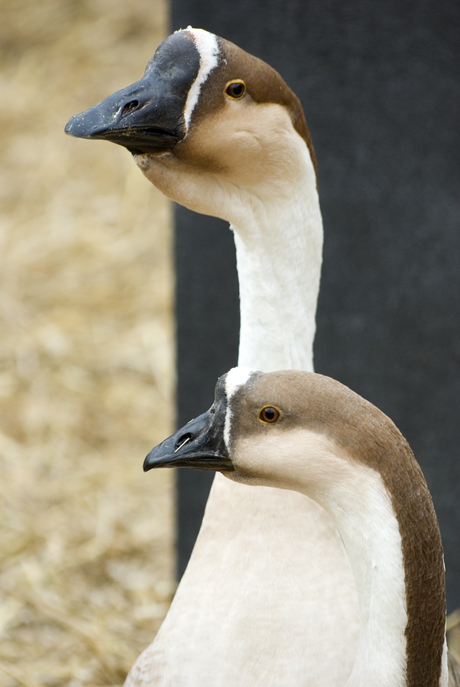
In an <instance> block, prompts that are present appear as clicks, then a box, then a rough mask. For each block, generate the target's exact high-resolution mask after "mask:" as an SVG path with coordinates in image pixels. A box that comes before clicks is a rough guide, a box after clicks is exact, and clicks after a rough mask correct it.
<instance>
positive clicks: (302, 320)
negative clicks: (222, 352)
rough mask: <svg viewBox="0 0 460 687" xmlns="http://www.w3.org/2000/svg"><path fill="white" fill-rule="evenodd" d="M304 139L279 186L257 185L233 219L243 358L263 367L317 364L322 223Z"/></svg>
mask: <svg viewBox="0 0 460 687" xmlns="http://www.w3.org/2000/svg"><path fill="white" fill-rule="evenodd" d="M296 136H297V134H296ZM298 138H299V149H300V150H299V154H298V156H297V164H296V165H295V169H294V170H293V174H291V175H290V178H285V179H280V180H279V183H278V184H277V186H276V187H275V188H274V187H273V186H270V187H269V188H267V189H261V188H259V189H257V194H258V195H257V197H255V196H251V197H250V201H251V202H250V203H247V205H246V207H244V208H243V211H242V212H239V213H238V215H239V219H238V221H237V222H235V221H234V222H233V226H232V228H233V230H234V232H235V244H236V256H237V268H238V277H239V283H240V304H241V332H240V350H239V359H238V364H239V365H241V366H248V367H253V368H256V369H259V370H263V371H272V370H279V369H301V370H313V339H314V336H315V314H316V304H317V298H318V290H319V280H320V271H321V256H322V244H323V228H322V219H321V212H320V208H319V199H318V193H317V189H316V177H315V173H314V169H313V165H312V162H311V158H310V155H309V152H308V149H307V146H306V145H305V144H304V143H303V141H301V139H300V137H298ZM246 198H247V197H246Z"/></svg>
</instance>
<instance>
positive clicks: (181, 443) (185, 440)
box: [174, 432, 193, 453]
mask: <svg viewBox="0 0 460 687" xmlns="http://www.w3.org/2000/svg"><path fill="white" fill-rule="evenodd" d="M192 438H193V437H192V435H191V433H190V432H187V433H186V434H182V436H180V437H179V438H178V440H177V441H176V450H175V451H174V453H177V451H179V449H181V448H182V446H184V445H185V444H187V443H188V442H189V441H190V439H192Z"/></svg>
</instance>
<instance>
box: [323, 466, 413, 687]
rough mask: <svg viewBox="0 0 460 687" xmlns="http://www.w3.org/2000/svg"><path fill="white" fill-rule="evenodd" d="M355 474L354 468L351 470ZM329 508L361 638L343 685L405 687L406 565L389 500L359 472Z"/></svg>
mask: <svg viewBox="0 0 460 687" xmlns="http://www.w3.org/2000/svg"><path fill="white" fill-rule="evenodd" d="M353 468H354V470H355V471H356V470H357V468H356V466H353ZM327 510H328V511H329V512H330V514H331V515H332V518H333V520H334V522H335V524H336V526H337V529H338V530H339V532H340V534H341V537H342V539H343V542H344V545H345V548H346V551H347V554H348V557H349V559H350V563H351V566H352V569H353V574H354V576H355V581H356V588H357V591H358V602H359V617H360V639H359V647H358V653H357V656H356V660H355V664H354V667H353V671H352V674H351V676H350V679H349V681H348V682H347V687H352V686H353V687H364V686H366V687H370V685H373V687H380V686H382V687H383V686H384V685H385V687H386V686H388V687H389V686H390V685H391V687H406V680H405V668H406V640H405V634H404V633H405V629H406V626H407V609H406V594H405V579H404V565H403V554H402V545H401V536H400V533H399V527H398V522H397V520H396V517H395V514H394V512H393V508H392V505H391V501H390V498H389V496H388V494H387V492H386V490H385V488H384V486H383V484H382V482H381V479H380V476H379V475H378V473H376V472H374V471H372V470H368V469H363V470H362V475H361V479H360V480H357V479H356V473H355V483H354V484H353V488H352V489H350V490H349V491H348V490H347V489H344V490H341V491H340V493H337V494H336V499H334V500H332V501H330V502H329V503H328V505H327Z"/></svg>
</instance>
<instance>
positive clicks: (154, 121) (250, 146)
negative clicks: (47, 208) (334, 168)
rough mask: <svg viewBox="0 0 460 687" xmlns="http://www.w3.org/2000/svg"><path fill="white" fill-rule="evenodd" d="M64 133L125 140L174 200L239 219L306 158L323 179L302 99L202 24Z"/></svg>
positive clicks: (290, 178) (179, 35)
mask: <svg viewBox="0 0 460 687" xmlns="http://www.w3.org/2000/svg"><path fill="white" fill-rule="evenodd" d="M66 133H68V134H70V135H72V136H77V137H79V138H87V139H102V140H107V141H112V142H113V143H117V144H119V145H122V146H124V147H126V148H127V149H128V150H129V151H130V152H131V153H132V154H133V155H134V158H135V161H136V163H137V164H138V166H139V167H140V169H141V170H142V171H143V173H144V174H145V175H146V176H147V178H148V179H149V180H150V181H151V182H152V183H153V184H154V185H155V186H157V187H158V188H159V189H160V190H161V191H162V192H163V193H164V194H165V195H167V196H168V197H169V198H171V199H172V200H175V201H176V202H178V203H180V204H181V205H184V206H186V207H188V208H190V209H192V210H195V211H197V212H201V213H203V214H209V215H213V216H217V217H221V218H222V219H226V220H228V221H230V222H232V223H233V224H235V222H238V217H239V212H238V209H239V207H240V206H241V205H244V206H246V207H245V211H246V212H247V206H250V205H251V203H258V202H259V203H260V201H261V200H262V202H264V199H265V198H267V199H269V197H270V194H273V192H274V190H275V189H277V193H278V195H280V194H281V195H282V193H283V189H284V188H285V189H286V193H288V189H289V185H292V183H293V182H294V181H295V179H296V177H297V176H298V175H299V170H301V168H302V170H301V171H302V172H303V166H305V158H306V157H307V159H308V166H309V169H308V174H309V175H310V177H311V179H312V180H315V169H316V159H315V155H314V151H313V147H312V144H311V140H310V135H309V132H308V128H307V125H306V122H305V117H304V114H303V110H302V107H301V105H300V102H299V100H298V98H297V97H296V96H295V95H294V93H293V92H292V91H291V89H290V88H289V87H288V86H287V85H286V83H285V82H284V81H283V79H282V78H281V76H280V75H279V74H278V72H276V71H275V70H274V69H273V68H272V67H270V66H269V65H268V64H266V63H265V62H263V61H262V60H260V59H258V58H257V57H254V56H252V55H250V54H248V53H247V52H245V51H244V50H242V49H241V48H239V47H237V46H236V45H234V44H233V43H230V42H229V41H227V40H225V39H223V38H220V37H218V36H215V35H214V34H212V33H209V32H207V31H204V30H202V29H194V28H191V27H189V28H188V29H186V30H182V31H177V32H176V33H174V34H172V35H171V36H169V37H168V38H167V39H166V40H165V41H164V42H163V43H162V44H161V45H160V46H159V47H158V49H157V51H156V52H155V54H154V56H153V57H152V59H151V60H150V62H149V63H148V65H147V68H146V70H145V73H144V76H143V77H142V79H140V81H137V82H136V83H134V84H132V85H131V86H128V87H127V88H125V89H123V90H121V91H118V92H117V93H114V94H113V95H111V96H109V97H108V98H106V99H105V100H104V101H102V102H101V103H99V104H98V105H96V106H95V107H92V108H91V109H89V110H87V111H86V112H83V113H81V114H79V115H76V116H74V117H72V119H71V120H70V121H69V122H68V124H67V126H66ZM306 150H307V154H306V155H305V151H306ZM245 200H247V202H246V203H245Z"/></svg>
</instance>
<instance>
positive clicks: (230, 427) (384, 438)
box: [144, 367, 405, 503]
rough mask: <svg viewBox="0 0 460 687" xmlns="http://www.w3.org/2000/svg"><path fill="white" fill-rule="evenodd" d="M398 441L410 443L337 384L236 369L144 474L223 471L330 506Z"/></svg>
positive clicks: (296, 374) (299, 374) (291, 373)
mask: <svg viewBox="0 0 460 687" xmlns="http://www.w3.org/2000/svg"><path fill="white" fill-rule="evenodd" d="M394 441H397V442H402V443H403V444H405V441H404V439H403V437H402V436H401V435H400V433H399V432H398V430H397V429H396V427H395V426H394V425H393V423H392V422H391V420H390V419H389V418H387V417H386V416H385V415H384V414H383V413H381V412H380V411H379V410H378V409H377V408H375V407H374V406H373V405H372V404H370V403H368V402H367V401H365V400H364V399H363V398H361V397H360V396H358V395H357V394H355V393H354V392H353V391H351V390H350V389H348V388H347V387H345V386H344V385H342V384H340V383H339V382H336V381H335V380H333V379H330V378H328V377H324V376H323V375H319V374H315V373H311V372H304V371H300V370H285V371H277V372H269V373H262V372H259V371H255V370H252V369H250V368H245V367H237V368H233V369H232V370H230V372H228V373H227V374H226V375H224V376H222V377H221V378H220V379H219V380H218V382H217V385H216V391H215V400H214V403H213V405H212V406H211V408H210V409H209V410H208V411H207V412H206V413H203V414H202V415H200V416H199V417H198V418H196V419H195V420H192V421H191V422H190V423H189V424H187V425H185V426H184V427H183V428H182V429H180V430H179V431H178V432H176V433H175V434H174V435H173V436H172V437H170V438H169V439H167V440H166V441H165V442H163V443H162V444H160V445H159V446H158V447H156V448H155V449H153V450H152V451H151V452H150V453H149V455H148V456H147V458H146V459H145V462H144V470H150V469H152V468H155V467H166V466H167V467H192V468H198V469H209V470H217V471H222V472H224V473H225V474H226V476H227V477H229V478H230V479H232V480H235V481H239V482H242V483H245V484H255V485H261V486H276V487H278V488H283V489H292V490H296V491H301V492H303V493H305V494H307V495H308V496H310V497H312V498H315V500H317V501H320V502H321V503H324V501H325V493H326V492H327V493H328V495H329V498H330V495H331V493H332V492H333V491H334V488H336V487H340V488H343V487H344V485H345V487H346V486H347V485H348V483H349V481H350V480H353V479H356V473H357V472H358V471H357V470H355V471H353V467H352V466H353V465H355V466H356V465H358V464H359V465H360V466H364V467H366V466H367V467H368V468H370V469H373V468H374V467H375V465H374V463H375V462H376V461H377V460H380V461H381V460H382V457H381V455H380V454H381V453H382V451H380V453H379V456H378V458H377V457H376V448H378V447H379V446H383V447H384V446H385V445H387V447H389V446H390V445H391V443H392V442H394ZM383 453H385V450H383Z"/></svg>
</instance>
